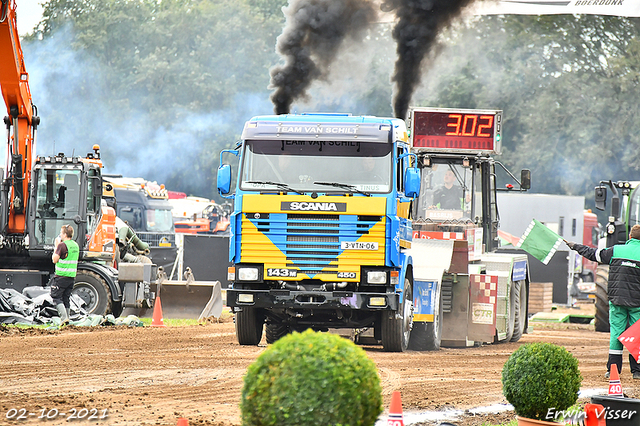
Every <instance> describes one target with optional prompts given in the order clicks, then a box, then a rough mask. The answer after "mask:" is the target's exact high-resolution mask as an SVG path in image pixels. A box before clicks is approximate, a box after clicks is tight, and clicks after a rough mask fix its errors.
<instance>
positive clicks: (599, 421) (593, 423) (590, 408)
mask: <svg viewBox="0 0 640 426" xmlns="http://www.w3.org/2000/svg"><path fill="white" fill-rule="evenodd" d="M616 369H617V367H616ZM584 413H585V415H586V417H585V419H584V426H606V424H607V421H606V420H605V418H604V406H602V405H600V404H589V403H587V404H585V405H584Z"/></svg>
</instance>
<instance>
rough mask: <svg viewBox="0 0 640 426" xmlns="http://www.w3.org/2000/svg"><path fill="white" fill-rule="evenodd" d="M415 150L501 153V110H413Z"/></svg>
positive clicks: (411, 116)
mask: <svg viewBox="0 0 640 426" xmlns="http://www.w3.org/2000/svg"><path fill="white" fill-rule="evenodd" d="M410 120H411V127H410V128H411V138H412V142H413V147H414V148H417V149H419V150H420V151H446V152H468V153H474V154H480V153H486V154H499V153H500V148H501V136H500V129H501V127H502V111H499V110H472V109H441V108H413V109H411V111H410Z"/></svg>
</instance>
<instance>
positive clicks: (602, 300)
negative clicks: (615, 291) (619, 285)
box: [594, 265, 609, 333]
mask: <svg viewBox="0 0 640 426" xmlns="http://www.w3.org/2000/svg"><path fill="white" fill-rule="evenodd" d="M608 287H609V265H598V268H597V269H596V295H595V296H596V317H595V321H594V323H595V329H596V331H600V332H603V333H608V332H609V297H608V296H607V289H608Z"/></svg>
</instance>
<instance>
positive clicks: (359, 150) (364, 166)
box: [240, 140, 392, 193]
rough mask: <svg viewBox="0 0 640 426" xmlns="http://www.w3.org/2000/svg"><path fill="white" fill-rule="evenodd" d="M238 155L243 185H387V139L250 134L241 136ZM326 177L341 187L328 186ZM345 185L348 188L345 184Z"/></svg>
mask: <svg viewBox="0 0 640 426" xmlns="http://www.w3.org/2000/svg"><path fill="white" fill-rule="evenodd" d="M242 158H243V160H242V165H241V168H242V169H241V172H240V173H241V182H240V188H241V189H243V190H285V191H287V192H288V190H287V189H286V187H289V188H291V191H304V192H345V191H347V192H358V191H363V192H367V193H386V192H389V191H390V190H391V183H392V180H391V165H392V158H391V144H386V143H369V142H344V141H262V140H253V141H246V142H245V149H244V154H243V157H242ZM314 182H323V183H324V184H316V183H314ZM327 182H331V183H337V184H341V185H342V187H339V186H337V185H336V186H329V185H327V184H326V183H327ZM349 186H352V187H353V189H352V190H350V189H348V187H349Z"/></svg>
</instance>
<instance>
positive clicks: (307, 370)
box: [240, 330, 382, 426]
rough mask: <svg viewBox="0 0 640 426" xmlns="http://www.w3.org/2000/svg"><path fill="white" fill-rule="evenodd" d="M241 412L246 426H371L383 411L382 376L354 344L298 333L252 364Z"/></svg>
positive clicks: (286, 338)
mask: <svg viewBox="0 0 640 426" xmlns="http://www.w3.org/2000/svg"><path fill="white" fill-rule="evenodd" d="M240 409H241V411H242V422H243V424H244V425H263V426H266V425H274V426H275V425H278V426H286V425H306V426H313V425H318V426H320V425H322V426H327V425H338V424H340V425H343V426H346V425H351V426H355V425H363V426H368V425H373V424H374V423H375V421H376V418H377V417H378V415H379V414H380V413H381V411H382V396H381V387H380V378H379V377H378V373H377V370H376V366H375V364H374V363H373V361H371V360H370V359H369V358H368V357H367V355H366V354H365V352H364V351H363V350H362V349H361V348H359V347H357V346H356V345H354V344H353V343H352V342H350V341H348V340H346V339H343V338H341V337H339V336H337V335H334V334H329V333H317V332H314V331H312V330H307V331H305V332H303V333H297V332H294V333H292V334H289V335H287V336H285V337H283V338H281V339H280V340H278V341H277V342H276V343H274V344H273V345H271V346H270V347H269V348H268V349H267V350H266V351H264V352H263V353H262V354H261V355H260V356H259V357H258V359H256V361H255V362H254V363H253V364H251V365H250V366H249V369H248V371H247V375H246V376H245V378H244V387H243V389H242V401H241V405H240Z"/></svg>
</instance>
